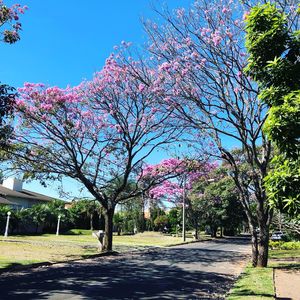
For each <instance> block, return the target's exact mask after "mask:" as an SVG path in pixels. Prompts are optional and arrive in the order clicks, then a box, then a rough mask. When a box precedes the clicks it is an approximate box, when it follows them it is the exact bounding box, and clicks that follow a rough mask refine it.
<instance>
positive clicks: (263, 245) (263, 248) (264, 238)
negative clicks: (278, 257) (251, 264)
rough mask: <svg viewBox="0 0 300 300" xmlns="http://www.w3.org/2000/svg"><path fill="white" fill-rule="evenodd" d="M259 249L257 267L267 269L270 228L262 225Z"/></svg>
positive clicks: (260, 227)
mask: <svg viewBox="0 0 300 300" xmlns="http://www.w3.org/2000/svg"><path fill="white" fill-rule="evenodd" d="M259 229H260V233H259V242H258V244H259V248H258V261H257V266H258V267H262V268H265V267H267V265H268V253H269V226H268V225H266V224H264V223H262V224H260V226H259Z"/></svg>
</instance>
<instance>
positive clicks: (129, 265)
mask: <svg viewBox="0 0 300 300" xmlns="http://www.w3.org/2000/svg"><path fill="white" fill-rule="evenodd" d="M249 253H250V245H249V241H248V240H245V239H225V240H224V239H220V240H215V241H208V242H198V243H193V244H187V245H181V246H176V247H171V248H159V249H158V248H155V249H153V250H148V251H143V252H135V253H127V254H122V255H119V256H110V257H102V258H96V259H95V258H94V259H88V260H82V261H77V262H72V263H62V264H56V265H53V266H48V267H39V268H36V269H30V270H27V271H22V272H7V273H2V274H1V277H0V299H1V300H4V299H203V300H204V299H224V296H225V294H226V292H228V290H229V289H230V287H231V286H232V284H233V282H234V279H235V278H236V276H237V275H238V274H240V272H241V271H242V269H243V267H244V266H245V264H246V263H247V256H248V254H249Z"/></svg>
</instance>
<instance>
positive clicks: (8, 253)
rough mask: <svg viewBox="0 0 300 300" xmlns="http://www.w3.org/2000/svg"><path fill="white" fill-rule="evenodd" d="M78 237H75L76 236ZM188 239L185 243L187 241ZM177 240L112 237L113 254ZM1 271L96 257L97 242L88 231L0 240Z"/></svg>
mask: <svg viewBox="0 0 300 300" xmlns="http://www.w3.org/2000/svg"><path fill="white" fill-rule="evenodd" d="M79 231H80V233H81V234H76V233H79ZM190 240H191V239H187V241H190ZM181 242H182V239H181V238H178V237H172V236H165V235H163V234H160V233H158V232H145V233H139V234H136V235H130V236H117V235H116V236H114V250H116V251H119V252H124V251H130V250H136V249H144V248H147V247H153V246H155V247H164V246H169V245H175V244H178V243H181ZM0 249H1V252H0V269H1V268H2V269H3V268H7V267H10V266H15V265H28V264H32V263H38V262H59V261H66V260H73V259H80V258H84V257H87V256H89V255H93V254H97V253H98V252H97V239H96V238H95V237H93V236H92V234H91V231H90V230H74V231H71V232H70V234H61V235H59V236H56V235H55V234H42V235H30V236H29V235H16V236H9V237H7V238H4V237H0Z"/></svg>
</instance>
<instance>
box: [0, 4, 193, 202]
mask: <svg viewBox="0 0 300 300" xmlns="http://www.w3.org/2000/svg"><path fill="white" fill-rule="evenodd" d="M4 2H5V3H6V4H7V5H11V4H14V3H16V1H7V0H6V1H4ZM17 2H18V3H20V4H21V5H27V6H28V7H29V10H28V11H27V12H26V14H25V15H23V16H21V23H22V26H23V31H22V32H21V40H20V41H19V42H18V43H16V44H14V45H5V44H3V43H1V47H0V53H1V68H0V81H1V82H3V83H6V84H9V85H12V86H15V87H20V86H22V85H23V83H24V82H43V83H46V84H48V85H50V86H53V85H56V86H59V87H65V86H66V85H68V84H69V85H77V84H79V83H80V82H81V81H82V80H83V79H90V78H91V77H92V75H93V73H94V72H96V71H98V70H100V69H101V67H102V66H103V64H104V62H105V59H106V58H107V57H108V55H109V54H110V53H111V52H112V50H113V46H114V45H119V44H120V43H121V41H123V40H125V41H130V42H133V43H134V44H136V45H141V44H143V43H144V41H145V34H144V32H143V28H142V25H141V21H140V20H141V18H142V17H144V18H151V19H157V16H156V15H155V14H154V13H153V11H152V9H151V0H128V1H125V0H115V1H107V0H88V1H79V0H20V1H17ZM192 2H193V1H192V0H165V1H159V0H157V1H152V3H154V4H155V5H156V7H161V6H162V5H164V4H167V5H168V6H169V7H170V8H171V9H173V8H176V7H188V6H189V5H190V4H191V3H192ZM25 188H27V189H30V190H33V191H36V192H40V193H44V194H48V195H49V196H53V197H58V193H57V190H56V184H51V183H50V184H49V187H48V188H47V189H45V188H43V187H42V186H40V185H39V183H37V182H32V183H29V184H25ZM64 189H65V190H66V191H75V192H74V193H73V195H75V196H76V195H78V196H79V194H78V193H77V191H78V189H79V185H78V184H76V183H74V182H72V181H70V180H65V181H64ZM81 195H83V196H84V195H85V194H81Z"/></svg>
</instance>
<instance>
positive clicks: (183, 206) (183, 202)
mask: <svg viewBox="0 0 300 300" xmlns="http://www.w3.org/2000/svg"><path fill="white" fill-rule="evenodd" d="M185 184H186V178H185V176H184V177H183V192H182V198H183V199H182V200H183V201H182V240H183V242H185V188H186V186H185Z"/></svg>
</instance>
